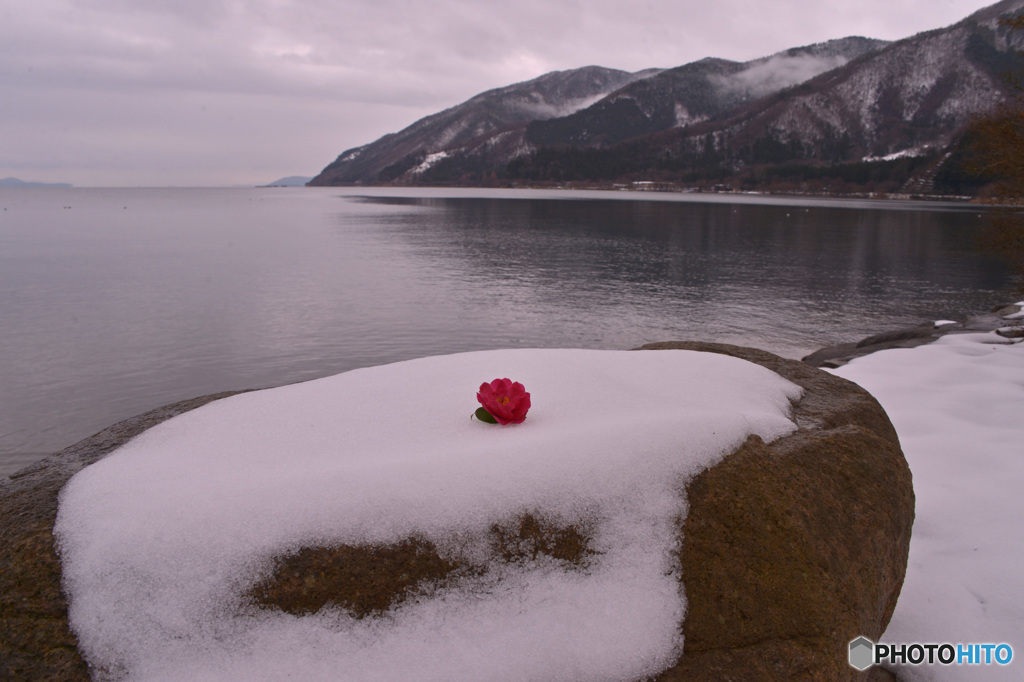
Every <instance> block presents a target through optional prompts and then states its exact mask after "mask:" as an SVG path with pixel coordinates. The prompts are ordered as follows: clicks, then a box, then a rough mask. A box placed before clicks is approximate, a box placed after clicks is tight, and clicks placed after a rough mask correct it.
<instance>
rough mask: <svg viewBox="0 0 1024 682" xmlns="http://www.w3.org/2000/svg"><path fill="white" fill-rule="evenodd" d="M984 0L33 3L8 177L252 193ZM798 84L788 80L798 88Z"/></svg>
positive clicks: (11, 100)
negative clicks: (515, 86) (450, 124)
mask: <svg viewBox="0 0 1024 682" xmlns="http://www.w3.org/2000/svg"><path fill="white" fill-rule="evenodd" d="M985 4H987V3H986V2H985V0H885V1H883V0H862V2H859V3H849V2H848V1H847V0H788V1H785V2H776V3H761V2H758V3H755V2H751V1H750V0H719V2H716V3H707V2H703V1H702V2H699V3H698V2H695V1H690V0H675V1H673V0H650V1H649V2H642V1H641V2H638V3H623V2H621V1H618V0H617V1H615V2H612V1H610V0H591V1H590V2H581V1H577V0H543V1H541V0H521V1H520V2H516V3H507V2H504V0H501V1H498V0H475V1H474V0H432V1H431V2H422V1H413V0H342V1H340V2H338V1H333V0H32V2H23V3H19V4H18V5H17V6H14V5H13V3H8V7H7V8H5V9H2V10H0V91H2V92H3V96H2V97H0V177H3V176H7V175H15V176H19V177H24V178H25V179H33V180H46V181H67V182H73V183H75V184H79V185H89V184H101V185H119V184H124V185H137V184H143V185H146V184H223V183H259V182H265V181H269V180H272V179H274V178H276V177H278V176H281V175H288V174H314V173H316V172H317V171H319V170H320V168H322V167H323V166H324V165H326V163H328V162H329V161H331V160H332V159H333V158H334V156H335V155H336V154H337V153H339V152H340V151H342V150H343V149H345V148H348V147H352V146H356V145H359V144H362V143H365V142H369V141H371V140H373V139H375V138H377V137H379V136H380V135H383V134H385V133H387V132H392V131H395V130H398V129H400V128H402V127H404V126H406V125H408V124H409V123H411V122H413V121H414V120H416V119H417V118H420V117H422V116H424V115H427V114H430V113H433V112H435V111H438V110H440V109H442V108H445V107H448V106H452V105H454V104H457V103H459V102H461V101H463V100H465V99H468V98H469V97H471V96H473V95H475V94H477V93H479V92H481V91H483V90H486V89H489V88H493V87H500V86H502V85H508V84H510V83H513V82H516V81H521V80H526V79H529V78H534V77H536V76H539V75H541V74H542V73H545V72H547V71H551V70H555V69H567V68H575V67H580V66H585V65H588V64H600V65H602V66H609V67H614V68H621V69H625V70H630V71H635V70H639V69H643V68H647V67H653V66H659V67H671V66H678V65H681V64H684V63H687V62H689V61H693V60H696V59H700V58H702V57H706V56H716V57H723V58H727V59H735V60H748V59H753V58H757V57H761V56H765V55H769V54H772V53H774V52H777V51H779V50H783V49H786V48H789V47H795V46H798V45H804V44H808V43H814V42H819V41H822V40H827V39H830V38H837V37H841V36H845V35H866V36H870V37H874V38H884V39H895V38H901V37H905V36H907V35H910V34H913V33H915V32H917V31H920V30H925V29H931V28H936V27H939V26H944V25H948V24H949V23H952V22H954V21H957V20H959V19H961V18H963V17H965V16H967V15H968V14H969V13H971V12H973V11H975V10H977V9H979V8H980V7H982V6H984V5H985ZM791 75H792V73H791Z"/></svg>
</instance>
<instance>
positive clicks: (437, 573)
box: [0, 343, 914, 680]
mask: <svg viewBox="0 0 1024 682" xmlns="http://www.w3.org/2000/svg"><path fill="white" fill-rule="evenodd" d="M643 348H644V349H663V348H679V349H689V350H699V351H707V352H715V353H725V354H728V355H733V356H736V357H740V358H743V359H745V360H748V361H751V362H755V363H757V364H760V365H763V366H765V367H768V368H769V369H772V370H773V371H775V372H777V373H778V374H780V375H782V376H784V377H786V378H787V379H789V380H790V381H793V382H794V383H797V384H799V385H800V386H802V387H803V388H804V391H805V392H804V395H803V397H802V399H801V400H800V401H799V403H797V404H796V405H794V407H793V416H794V419H795V421H796V423H797V425H798V426H799V430H798V431H796V432H795V433H793V434H791V435H789V436H787V437H785V438H782V439H779V440H777V441H775V442H772V443H769V444H765V443H763V442H762V441H761V440H760V439H758V438H756V437H752V438H750V439H748V441H747V442H746V443H745V444H744V445H743V446H742V447H741V448H740V449H739V450H738V451H737V452H735V453H733V454H732V455H730V456H728V457H726V458H725V459H724V460H722V461H721V462H720V463H719V464H717V465H715V466H714V467H712V468H710V469H707V470H705V471H704V472H703V473H701V474H699V475H698V476H697V477H695V478H694V479H693V480H692V481H691V482H690V483H689V485H688V487H687V496H688V501H689V513H688V515H687V517H686V519H685V520H683V521H682V523H681V527H680V533H681V537H682V551H681V552H680V554H679V556H680V564H681V565H680V575H681V577H682V581H683V584H684V589H685V594H686V598H687V614H686V618H685V621H684V622H683V623H682V624H681V628H682V631H683V634H684V637H685V643H684V649H685V653H684V656H683V658H682V659H681V660H680V661H679V662H678V663H677V664H676V665H675V666H674V667H672V668H671V669H669V670H667V671H665V672H664V673H662V674H661V675H660V676H659V678H658V679H660V680H682V679H686V680H705V679H706V680H728V679H736V680H747V679H786V680H789V679H829V680H842V679H860V680H862V679H884V676H885V673H884V671H881V670H878V669H871V671H870V672H868V673H857V672H856V671H855V670H854V669H853V668H851V667H849V666H848V665H847V662H846V661H847V646H848V643H849V642H850V640H852V639H854V638H856V637H858V636H860V635H864V636H867V637H869V638H871V639H873V640H877V639H878V638H879V637H880V635H881V634H882V633H883V632H884V630H885V627H886V625H887V624H888V621H889V618H890V617H891V615H892V612H893V608H894V607H895V604H896V600H897V598H898V596H899V591H900V587H901V585H902V582H903V575H904V571H905V569H906V562H907V552H908V548H909V541H910V531H911V526H912V524H913V518H914V495H913V489H912V486H911V477H910V471H909V469H908V467H907V464H906V461H905V460H904V458H903V455H902V453H901V451H900V448H899V441H898V439H897V437H896V433H895V431H894V430H893V428H892V425H891V424H890V422H889V420H888V418H887V417H886V415H885V413H884V412H883V410H882V409H881V407H880V406H879V405H878V403H877V402H876V401H875V400H874V399H873V398H872V397H871V396H870V395H869V394H868V393H867V392H865V391H864V390H862V389H860V388H859V387H858V386H856V385H855V384H852V383H850V382H848V381H845V380H843V379H840V378H838V377H835V376H833V375H831V374H828V373H826V372H823V371H820V370H817V369H814V368H812V367H810V366H808V365H806V364H803V363H800V362H797V361H793V360H785V359H783V358H779V357H777V356H775V355H772V354H770V353H766V352H763V351H758V350H754V349H749V348H740V347H736V346H726V345H721V344H705V343H662V344H652V345H649V346H644V347H643ZM219 397H223V396H222V395H218V396H208V397H206V398H201V399H196V400H194V401H185V402H182V403H177V404H175V405H171V406H168V407H166V408H161V409H160V410H155V411H153V412H150V413H147V414H146V415H142V416H140V417H136V418H135V419H132V420H128V421H126V422H122V423H121V424H118V425H115V426H114V427H111V428H110V429H107V430H106V431H104V432H101V433H100V434H97V435H96V436H94V437H92V438H90V439H87V440H85V441H82V442H81V443H79V444H76V445H75V446H72V447H71V448H68V449H67V450H65V451H64V452H62V453H60V454H59V455H57V456H55V457H54V458H51V459H50V460H48V461H46V462H44V463H42V464H41V465H37V466H35V467H33V468H31V469H29V470H26V471H24V472H20V473H19V474H18V475H17V477H15V478H14V479H12V480H11V481H9V482H7V483H6V484H0V537H2V540H3V542H2V543H0V595H2V601H0V678H2V679H61V680H73V679H87V678H88V671H87V668H86V666H85V664H84V663H83V661H82V660H81V658H80V657H79V655H78V653H77V650H76V649H75V642H74V637H73V635H72V634H71V632H70V630H69V628H68V624H67V607H66V603H65V601H64V599H63V596H62V595H61V593H60V571H59V563H58V561H57V557H56V555H55V553H54V550H53V537H52V534H51V530H52V526H53V520H54V517H55V513H56V505H57V493H58V491H59V490H60V488H61V487H62V486H63V485H64V483H65V482H66V481H67V480H68V479H69V478H70V477H71V475H73V474H74V473H75V472H76V471H77V470H79V469H80V468H81V467H82V466H85V465H87V464H89V463H91V462H93V461H96V460H97V459H99V458H100V457H102V456H104V455H106V454H107V453H108V452H110V451H112V450H113V449H114V448H116V447H117V446H119V445H120V444H122V443H124V442H126V441H127V440H128V439H129V438H131V437H132V436H134V435H135V434H137V433H139V432H141V431H142V430H143V429H145V428H148V427H149V426H152V425H154V424H156V423H158V422H159V421H162V420H163V419H166V418H169V417H171V416H174V415H176V414H180V413H181V412H183V411H185V410H187V409H192V408H194V407H198V406H199V405H201V404H204V403H205V402H208V401H209V400H212V399H215V398H219ZM491 537H492V547H493V548H494V551H495V552H496V553H497V555H498V556H499V557H502V558H503V560H506V561H522V560H529V559H531V558H534V557H536V556H537V555H538V554H544V555H547V556H548V557H551V558H554V559H557V560H558V561H561V562H565V563H567V564H578V565H580V566H581V567H585V566H586V562H587V560H588V555H589V553H590V551H591V550H590V549H589V546H588V540H589V538H588V534H587V529H586V528H573V527H568V528H563V527H558V526H556V525H554V524H551V523H549V522H548V521H547V520H545V519H541V518H535V517H533V516H530V515H525V516H524V517H523V518H521V519H519V520H518V521H517V522H515V523H512V524H511V525H509V526H507V527H495V528H493V529H492V531H491ZM475 570H480V568H479V567H478V566H474V565H472V564H470V563H460V562H459V561H452V560H450V558H442V557H441V556H439V555H438V553H437V552H436V550H435V548H434V547H433V546H432V545H430V543H428V542H425V541H423V540H420V539H417V538H409V539H408V540H407V541H406V542H403V543H401V544H398V545H394V546H387V547H309V548H305V549H303V550H301V551H298V552H296V553H294V554H291V555H288V556H282V557H281V558H280V561H279V563H278V565H277V569H276V571H275V572H274V573H273V574H272V575H271V576H269V578H268V579H267V580H266V581H264V582H263V583H260V584H259V585H255V586H253V588H252V590H251V591H250V597H251V600H252V602H253V604H255V605H258V607H259V608H267V609H282V610H285V611H289V612H292V613H296V614H302V613H309V612H313V611H316V610H317V609H319V608H320V607H321V606H323V605H325V604H328V603H331V604H336V605H339V606H341V607H343V608H347V609H349V610H350V611H351V612H352V613H353V614H354V615H356V616H359V617H372V616H373V615H374V614H376V613H380V612H381V611H384V610H386V609H387V608H388V607H389V606H391V605H393V604H395V603H397V602H399V601H401V600H402V599H404V598H406V597H407V596H409V595H410V594H414V593H416V592H418V591H422V590H424V589H432V588H433V587H436V586H437V585H438V584H443V583H444V582H445V581H447V580H449V579H452V578H457V577H458V576H459V575H462V574H464V573H466V572H472V571H475Z"/></svg>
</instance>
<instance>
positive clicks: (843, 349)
mask: <svg viewBox="0 0 1024 682" xmlns="http://www.w3.org/2000/svg"><path fill="white" fill-rule="evenodd" d="M1020 309H1021V307H1020V306H1019V305H1017V304H1015V303H1000V304H998V305H996V306H995V307H993V308H992V310H991V311H990V312H988V313H983V314H981V315H972V316H970V317H968V318H967V319H965V320H962V321H959V322H957V321H951V320H938V321H936V322H926V323H923V324H920V325H918V326H916V327H908V328H907V329H897V330H893V331H889V332H882V333H881V334H875V335H873V336H869V337H867V338H865V339H861V340H860V341H856V342H853V343H840V344H838V345H835V346H829V347H827V348H822V349H821V350H817V351H815V352H813V353H811V354H810V355H808V356H806V357H804V358H803V360H802V362H805V363H807V364H808V365H811V366H812V367H841V366H843V365H845V364H846V363H847V362H849V361H850V360H853V359H854V358H859V357H861V356H864V355H868V354H869V353H874V352H875V351H879V350H888V349H889V348H913V347H914V346H923V345H924V344H926V343H931V342H932V341H934V340H935V339H937V338H939V337H941V336H945V335H946V334H956V333H964V332H991V331H994V332H996V333H997V334H999V335H1000V336H1003V337H1006V338H1008V339H1014V338H1020V337H1021V336H1022V335H1024V319H1020V318H1015V317H1012V316H1014V315H1015V314H1016V313H1018V312H1020ZM937 322H942V324H937Z"/></svg>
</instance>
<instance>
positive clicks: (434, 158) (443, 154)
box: [412, 152, 448, 174]
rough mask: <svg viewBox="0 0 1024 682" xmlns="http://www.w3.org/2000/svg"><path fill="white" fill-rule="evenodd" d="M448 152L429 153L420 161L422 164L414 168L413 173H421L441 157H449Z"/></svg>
mask: <svg viewBox="0 0 1024 682" xmlns="http://www.w3.org/2000/svg"><path fill="white" fill-rule="evenodd" d="M447 158H448V152H434V153H433V154H427V158H425V159H423V161H421V162H420V165H418V166H416V167H415V168H413V169H412V173H413V174H419V173H422V172H424V171H426V170H427V169H428V168H430V167H431V166H433V165H434V164H435V163H437V162H438V161H440V160H441V159H447Z"/></svg>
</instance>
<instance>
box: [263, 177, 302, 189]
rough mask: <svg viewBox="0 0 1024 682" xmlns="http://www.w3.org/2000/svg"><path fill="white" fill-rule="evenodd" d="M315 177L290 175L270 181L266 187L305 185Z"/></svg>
mask: <svg viewBox="0 0 1024 682" xmlns="http://www.w3.org/2000/svg"><path fill="white" fill-rule="evenodd" d="M312 179H313V178H311V177H308V176H306V175H289V176H287V177H284V178H281V179H279V180H274V181H273V182H269V183H267V184H266V185H263V186H264V187H305V186H306V184H307V183H308V182H309V181H310V180H312Z"/></svg>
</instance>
